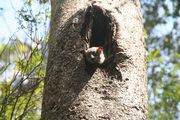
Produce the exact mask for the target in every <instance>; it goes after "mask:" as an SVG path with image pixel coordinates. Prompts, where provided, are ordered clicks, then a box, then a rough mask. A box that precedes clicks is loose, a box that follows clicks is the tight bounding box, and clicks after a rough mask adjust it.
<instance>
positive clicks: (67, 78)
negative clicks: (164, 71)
mask: <svg viewBox="0 0 180 120" xmlns="http://www.w3.org/2000/svg"><path fill="white" fill-rule="evenodd" d="M91 3H92V1H90V0H52V1H51V8H52V17H51V30H50V40H49V57H48V65H47V75H46V78H45V87H44V95H43V104H42V119H43V120H145V119H147V88H146V87H147V86H146V84H147V83H146V82H147V81H146V67H145V50H144V46H145V45H144V39H143V26H142V15H141V12H140V3H139V1H138V0H133V1H132V0H102V2H96V3H95V4H96V5H97V6H99V7H102V8H103V9H105V10H107V12H108V14H110V15H111V16H113V17H114V18H115V22H116V23H115V24H116V25H117V26H116V35H115V41H116V43H117V46H116V47H117V48H119V49H121V50H122V51H123V52H122V53H121V54H118V55H117V56H115V59H114V61H113V62H115V63H116V64H112V65H109V66H108V67H105V68H97V69H96V70H95V71H94V72H93V73H91V74H89V73H88V72H87V71H86V70H85V68H86V64H85V62H84V58H83V56H82V55H81V53H80V49H81V48H82V46H84V42H83V40H82V37H81V36H80V31H81V29H82V24H83V22H84V14H85V12H84V11H85V10H86V8H87V7H88V6H89V5H91ZM93 3H94V2H93ZM123 56H126V59H124V58H123Z"/></svg>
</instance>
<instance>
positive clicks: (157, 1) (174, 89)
mask: <svg viewBox="0 0 180 120" xmlns="http://www.w3.org/2000/svg"><path fill="white" fill-rule="evenodd" d="M141 2H142V8H143V13H144V18H145V23H144V25H145V31H146V33H147V34H148V35H145V37H146V36H148V37H146V42H147V51H148V53H149V54H148V56H147V62H148V80H149V81H148V82H149V84H148V88H149V89H148V90H149V104H150V106H149V117H150V119H153V120H154V119H155V120H174V119H177V117H180V115H178V114H177V113H178V111H179V110H178V105H179V104H180V97H179V96H180V94H179V91H180V87H179V86H180V81H179V80H180V79H179V76H180V73H179V70H180V65H179V62H180V61H179V60H180V59H179V58H180V57H179V53H180V51H179V50H180V49H179V45H178V44H179V38H180V34H179V22H178V19H179V13H178V12H177V11H178V10H179V5H180V1H179V0H173V1H171V0H153V1H145V0H142V1H141Z"/></svg>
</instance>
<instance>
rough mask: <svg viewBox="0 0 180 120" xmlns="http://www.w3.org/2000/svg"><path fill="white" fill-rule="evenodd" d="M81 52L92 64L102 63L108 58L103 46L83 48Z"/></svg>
mask: <svg viewBox="0 0 180 120" xmlns="http://www.w3.org/2000/svg"><path fill="white" fill-rule="evenodd" d="M81 53H82V54H83V56H84V57H85V60H86V61H87V62H89V63H91V64H97V65H102V64H103V63H104V62H105V60H106V58H105V54H104V50H103V47H90V48H88V49H87V50H82V51H81Z"/></svg>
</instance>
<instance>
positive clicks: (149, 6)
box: [0, 0, 180, 120]
mask: <svg viewBox="0 0 180 120" xmlns="http://www.w3.org/2000/svg"><path fill="white" fill-rule="evenodd" d="M3 2H7V1H6V0H4V1H3ZM1 3H2V2H1ZM9 3H10V4H11V5H10V6H11V9H12V10H13V11H14V12H15V13H16V14H15V15H14V16H10V17H8V18H7V17H5V14H6V11H7V8H6V7H5V6H1V4H0V19H1V18H2V19H1V20H3V22H4V23H6V22H7V19H14V20H15V22H16V23H17V25H18V26H17V27H16V28H17V29H15V30H13V31H11V32H10V34H9V35H7V34H5V33H3V32H4V31H3V27H0V28H1V30H0V33H1V34H5V35H6V36H1V37H0V120H12V119H20V120H21V119H27V120H28V119H29V120H32V119H35V120H36V119H39V118H40V112H41V99H42V88H43V79H44V76H45V68H46V60H47V42H48V29H49V28H48V26H49V20H50V3H49V2H47V1H45V0H23V1H21V5H20V7H19V8H18V9H17V8H16V3H15V2H13V1H10V2H9ZM141 5H142V13H143V15H144V27H145V30H144V35H145V38H146V43H147V47H146V50H147V68H148V69H147V73H148V93H149V104H150V105H149V117H150V119H153V120H176V119H177V120H178V119H180V64H179V63H180V40H179V39H180V32H179V31H180V17H179V15H180V1H179V0H173V1H171V0H141ZM12 17H14V18H12ZM2 24H3V23H0V26H1V25H2ZM6 27H8V28H11V27H14V26H13V25H12V26H11V25H9V24H8V23H7V24H6Z"/></svg>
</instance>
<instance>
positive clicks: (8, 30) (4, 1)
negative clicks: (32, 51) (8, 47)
mask: <svg viewBox="0 0 180 120" xmlns="http://www.w3.org/2000/svg"><path fill="white" fill-rule="evenodd" d="M24 2H25V1H23V0H0V8H1V10H0V43H2V42H3V43H6V42H7V41H8V40H9V37H10V36H12V35H13V34H14V35H15V36H18V37H19V38H20V39H23V40H24V39H26V37H27V36H26V35H25V33H24V31H23V30H21V29H18V27H19V23H18V20H17V19H16V18H18V17H19V13H18V10H21V8H22V7H24ZM37 2H38V1H36V0H35V1H33V2H32V6H31V8H32V12H33V14H34V15H36V14H37V13H38V12H39V11H42V12H44V11H45V9H46V8H49V6H48V4H45V5H41V6H40V5H39V3H38V4H37ZM48 24H49V21H48V22H47V26H46V27H44V25H43V23H42V24H39V27H38V28H39V29H38V34H40V37H41V36H44V34H45V31H47V30H48ZM44 29H46V30H44Z"/></svg>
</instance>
